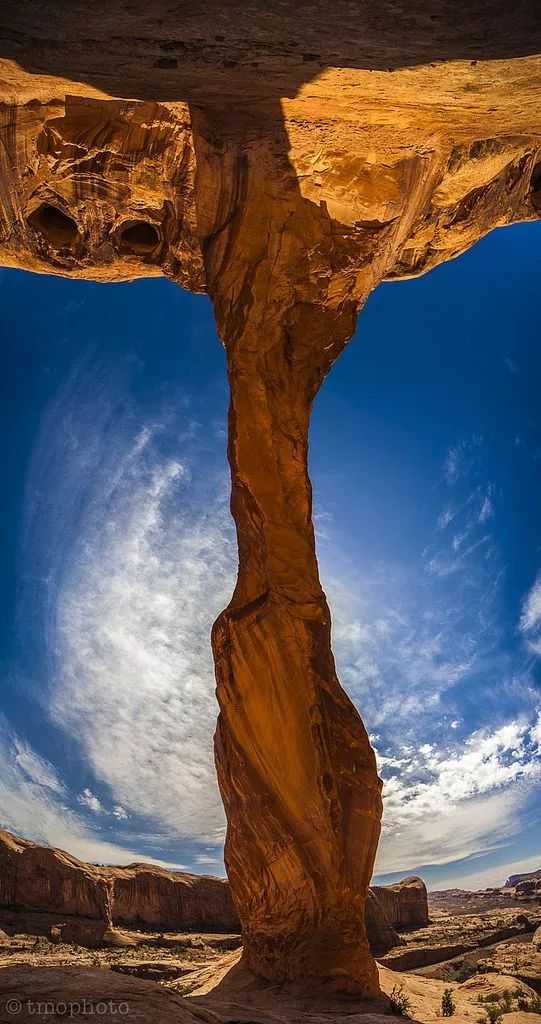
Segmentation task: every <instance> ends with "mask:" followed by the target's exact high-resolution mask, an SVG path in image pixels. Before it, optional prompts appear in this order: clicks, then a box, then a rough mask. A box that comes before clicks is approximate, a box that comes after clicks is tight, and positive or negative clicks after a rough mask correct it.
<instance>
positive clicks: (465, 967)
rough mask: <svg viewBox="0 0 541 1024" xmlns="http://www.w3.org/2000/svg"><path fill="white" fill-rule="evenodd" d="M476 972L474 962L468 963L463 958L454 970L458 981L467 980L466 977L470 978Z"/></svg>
mask: <svg viewBox="0 0 541 1024" xmlns="http://www.w3.org/2000/svg"><path fill="white" fill-rule="evenodd" d="M476 972H477V968H476V967H475V964H471V963H468V961H467V960H463V961H462V963H461V965H460V967H459V968H458V969H457V971H456V974H455V980H456V981H458V982H462V981H468V978H472V977H473V975H474V974H476Z"/></svg>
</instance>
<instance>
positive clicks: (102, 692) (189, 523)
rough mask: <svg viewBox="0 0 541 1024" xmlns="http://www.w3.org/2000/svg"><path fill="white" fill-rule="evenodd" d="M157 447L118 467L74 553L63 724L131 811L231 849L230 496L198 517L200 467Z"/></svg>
mask: <svg viewBox="0 0 541 1024" xmlns="http://www.w3.org/2000/svg"><path fill="white" fill-rule="evenodd" d="M152 440H153V435H152V433H151V432H150V431H145V433H144V434H140V435H139V436H138V437H137V438H136V439H135V440H134V442H133V444H132V447H131V448H130V449H129V450H128V452H127V453H126V454H125V455H124V457H123V458H122V459H120V460H119V461H118V466H117V468H116V471H115V475H114V480H113V481H112V484H111V485H110V486H109V488H108V490H107V491H106V492H105V497H103V498H102V497H100V496H99V495H96V497H95V499H94V501H93V502H92V504H91V511H90V514H89V515H88V517H87V519H86V521H85V522H84V523H83V526H82V529H81V531H80V534H79V537H78V540H77V543H76V545H75V546H74V549H73V551H72V555H71V564H70V567H69V571H68V572H67V573H66V576H65V578H64V580H63V583H62V585H61V587H60V589H59V592H58V596H57V605H56V616H55V620H54V625H55V630H54V633H52V634H51V636H50V645H51V649H54V650H55V651H56V661H57V677H56V684H55V687H54V691H53V693H52V697H51V713H52V715H53V717H54V720H55V722H56V723H57V725H58V726H60V727H61V728H62V729H66V730H67V731H68V732H69V733H70V734H71V735H76V736H77V737H78V738H79V741H80V743H81V747H82V753H83V755H84V757H85V759H86V760H87V761H88V763H89V765H90V767H91V769H92V771H93V773H94V775H95V777H96V778H98V779H99V780H100V782H102V783H105V784H106V785H107V786H108V787H109V788H110V790H111V792H112V794H113V799H114V800H115V801H116V803H117V804H118V805H120V806H121V807H122V808H123V809H125V810H126V813H127V812H137V814H138V815H143V816H148V817H149V818H152V819H153V820H155V821H156V822H158V823H161V824H163V825H166V826H167V827H168V828H169V829H170V830H171V832H172V834H174V835H176V836H177V837H209V836H212V837H213V838H214V839H216V841H217V842H220V841H221V838H222V836H223V827H224V815H223V809H222V804H221V801H220V798H219V794H218V789H217V784H216V779H215V769H214V760H213V752H212V736H213V732H214V727H215V722H216V716H217V706H216V701H215V697H214V672H213V665H212V656H211V650H210V630H211V626H212V622H213V620H214V618H215V617H216V615H217V613H218V612H219V611H220V609H221V608H222V607H224V606H225V604H227V601H228V599H229V595H230V592H231V589H232V581H233V576H234V566H235V547H234V542H233V537H232V530H231V526H230V519H229V512H228V508H227V491H226V487H225V485H223V484H220V483H218V482H217V483H216V485H215V487H214V490H213V491H212V493H211V494H210V496H209V503H208V504H207V505H206V507H203V508H201V507H197V508H194V507H193V505H192V503H191V487H192V483H191V475H190V471H189V467H188V466H186V465H184V464H182V463H181V462H180V461H179V460H178V459H165V460H164V459H160V458H159V457H158V455H157V453H156V452H155V451H154V450H153V449H152ZM164 780H166V782H165V784H164ZM87 806H89V807H91V809H93V810H98V807H97V806H96V804H95V800H94V799H93V800H92V801H90V800H89V801H88V802H87ZM117 817H119V815H117Z"/></svg>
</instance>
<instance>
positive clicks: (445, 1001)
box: [441, 988, 456, 1017]
mask: <svg viewBox="0 0 541 1024" xmlns="http://www.w3.org/2000/svg"><path fill="white" fill-rule="evenodd" d="M455 1010H456V1003H455V1001H454V999H453V991H452V989H450V988H446V989H445V991H444V993H443V995H442V997H441V1015H442V1017H452V1016H453V1013H454V1012H455Z"/></svg>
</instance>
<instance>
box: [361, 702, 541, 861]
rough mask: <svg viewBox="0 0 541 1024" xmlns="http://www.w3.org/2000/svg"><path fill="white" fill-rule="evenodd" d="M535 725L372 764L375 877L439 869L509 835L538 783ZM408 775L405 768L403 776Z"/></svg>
mask: <svg viewBox="0 0 541 1024" xmlns="http://www.w3.org/2000/svg"><path fill="white" fill-rule="evenodd" d="M539 738H540V736H539V719H537V722H536V723H535V724H534V723H533V722H531V721H530V722H529V723H527V722H520V721H511V722H509V723H507V724H505V725H503V726H501V727H500V728H498V729H495V730H493V731H489V730H484V731H478V732H475V733H473V734H472V735H471V736H469V737H468V738H467V739H466V740H465V741H464V742H463V743H462V744H460V745H458V746H455V747H454V748H450V749H447V750H443V749H437V748H436V747H435V746H434V745H433V744H424V745H423V746H421V747H420V748H419V749H418V750H413V749H412V748H406V751H405V755H406V760H407V761H408V762H409V765H408V764H407V763H406V764H404V756H403V753H402V755H400V754H399V755H398V756H397V757H396V758H394V759H393V758H392V757H389V756H386V757H384V758H380V770H381V772H382V775H383V778H384V791H383V792H384V832H383V838H382V841H381V844H380V851H379V856H378V863H377V871H378V872H380V873H382V872H384V871H385V872H391V871H399V870H408V869H410V868H413V867H415V866H418V865H419V864H445V863H449V862H450V861H453V860H458V859H462V858H464V857H469V856H472V855H474V854H476V853H479V852H481V851H484V852H486V851H488V850H490V849H492V848H495V847H496V846H498V845H500V844H501V843H502V842H503V841H504V840H505V839H506V838H507V837H508V836H510V835H511V834H513V832H514V831H516V830H517V827H518V821H519V818H520V813H521V810H522V806H523V803H524V801H525V800H526V799H528V798H529V796H530V794H531V791H532V787H534V786H535V785H537V784H538V783H539V779H540V778H541V750H540V745H539ZM410 769H411V770H410Z"/></svg>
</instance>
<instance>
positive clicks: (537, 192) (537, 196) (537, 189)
mask: <svg viewBox="0 0 541 1024" xmlns="http://www.w3.org/2000/svg"><path fill="white" fill-rule="evenodd" d="M530 188H531V196H532V205H533V207H534V209H535V210H537V212H538V213H539V214H541V160H540V161H539V163H538V164H536V165H535V167H534V169H533V171H532V176H531V178H530Z"/></svg>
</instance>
